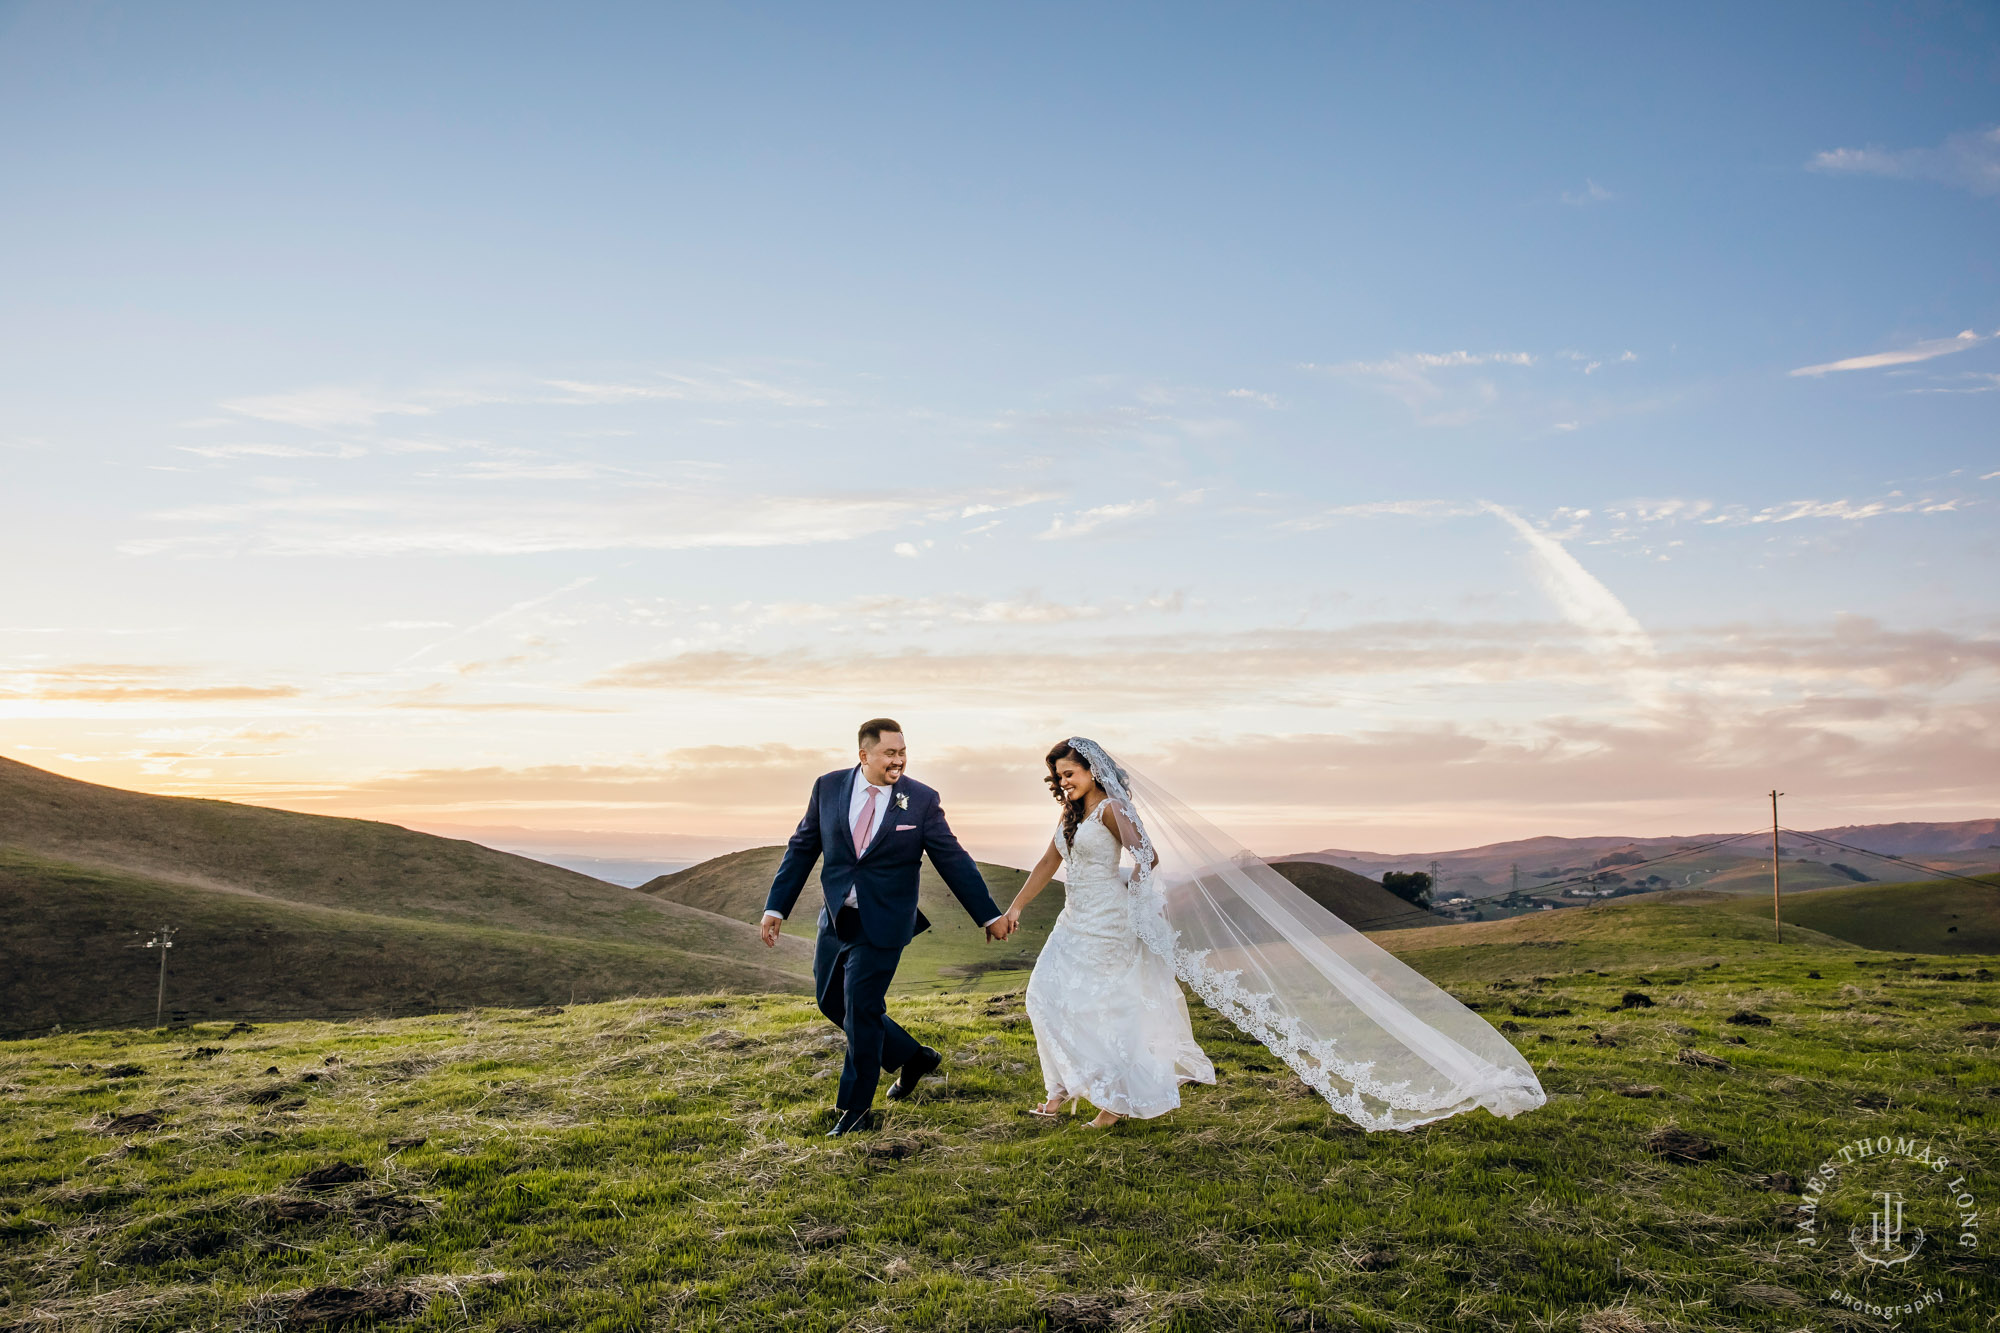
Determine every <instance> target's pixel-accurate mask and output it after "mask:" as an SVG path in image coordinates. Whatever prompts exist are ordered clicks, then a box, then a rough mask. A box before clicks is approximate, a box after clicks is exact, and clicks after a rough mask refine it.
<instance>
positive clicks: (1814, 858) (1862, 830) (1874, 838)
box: [1279, 819, 2000, 898]
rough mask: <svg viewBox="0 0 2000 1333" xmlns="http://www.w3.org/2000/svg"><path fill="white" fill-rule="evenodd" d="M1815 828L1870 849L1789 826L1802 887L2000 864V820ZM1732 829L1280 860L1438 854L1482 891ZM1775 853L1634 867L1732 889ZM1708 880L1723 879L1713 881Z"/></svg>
mask: <svg viewBox="0 0 2000 1333" xmlns="http://www.w3.org/2000/svg"><path fill="white" fill-rule="evenodd" d="M1813 832H1815V833H1817V834H1818V835H1820V836H1822V837H1826V838H1831V839H1833V840H1835V841H1836V842H1840V843H1844V844H1846V845H1847V847H1849V848H1855V849H1865V850H1853V851H1848V850H1843V849H1842V848H1838V847H1829V846H1825V845H1822V844H1817V843H1815V842H1813V841H1812V840H1811V839H1810V838H1806V837H1802V836H1800V835H1798V834H1794V833H1790V832H1787V833H1786V834H1785V835H1784V837H1783V840H1782V843H1783V852H1782V855H1783V859H1784V863H1785V873H1786V875H1787V877H1788V878H1790V877H1794V876H1795V877H1796V878H1797V880H1798V888H1799V889H1800V890H1801V891H1804V890H1806V889H1809V888H1813V889H1816V888H1820V887H1823V886H1828V885H1838V884H1851V883H1854V882H1855V876H1854V875H1853V874H1846V873H1842V872H1841V871H1840V870H1839V869H1837V868H1835V863H1838V864H1839V865H1844V866H1847V867H1852V868H1855V869H1858V870H1859V871H1860V872H1861V873H1862V874H1864V875H1866V876H1867V877H1868V878H1871V879H1876V880H1898V881H1900V880H1906V879H1908V878H1909V877H1910V875H1911V868H1910V867H1907V866H1899V865H1897V864H1896V863H1895V862H1890V861H1884V860H1881V859H1880V858H1879V857H1878V856H1876V855H1871V853H1879V854H1881V855H1884V856H1898V857H1913V858H1916V859H1918V860H1920V861H1925V862H1929V863H1930V864H1932V865H1934V866H1936V867H1938V868H1941V869H1945V870H1954V871H1959V872H1963V873H1977V872H1980V871H1984V870H1992V869H1995V868H1996V867H2000V819H1969V820H1960V821H1957V822H1954V823H1922V822H1904V823H1897V824H1850V825H1843V826H1841V827H1838V828H1827V829H1817V830H1813ZM1727 837H1729V835H1728V834H1720V833H1700V834H1691V835H1688V836H1684V837H1638V838H1634V837H1583V838H1565V837H1553V836H1544V837H1536V838H1521V839H1516V840H1514V841H1510V842H1496V843H1489V844H1487V845H1485V846H1480V847H1462V848H1457V849H1454V850H1451V851H1434V852H1401V853H1394V854H1389V853H1383V852H1366V851H1352V850H1343V849H1339V848H1330V849H1328V850H1326V851H1321V852H1306V853H1300V854H1298V855H1297V856H1295V857H1284V858H1279V859H1281V860H1314V861H1319V862H1322V863H1324V864H1329V865H1339V866H1343V867H1346V868H1347V869H1350V870H1354V871H1357V872H1359V873H1360V874H1362V875H1365V876H1368V877H1370V878H1375V879H1379V878H1380V877H1381V875H1382V873H1383V872H1384V871H1387V870H1428V869H1429V868H1430V865H1431V863H1432V862H1436V863H1437V870H1438V877H1439V880H1440V881H1441V882H1440V885H1439V888H1440V890H1441V892H1443V893H1454V894H1465V895H1467V896H1469V897H1473V898H1484V897H1490V896H1493V895H1496V894H1501V893H1505V892H1507V891H1508V889H1510V888H1511V887H1512V886H1513V873H1514V870H1515V869H1516V868H1517V867H1518V868H1519V871H1520V876H1521V881H1520V884H1521V888H1523V889H1524V890H1529V891H1533V890H1534V889H1535V888H1537V887H1538V886H1539V885H1541V884H1544V883H1547V882H1549V881H1553V880H1557V879H1560V878H1564V877H1567V876H1571V875H1577V874H1581V873H1586V872H1589V871H1591V870H1593V869H1598V868H1604V867H1607V866H1613V867H1615V865H1616V864H1617V862H1618V861H1619V860H1620V859H1622V858H1625V857H1631V858H1633V859H1639V860H1648V861H1650V860H1652V859H1653V858H1655V857H1658V856H1661V855H1663V854H1665V853H1668V852H1676V851H1680V850H1682V849H1685V848H1690V847H1696V846H1700V845H1703V844H1707V843H1713V842H1717V841H1718V840H1720V839H1724V838H1727ZM1769 857H1770V843H1769V841H1768V840H1766V839H1764V838H1762V837H1761V836H1758V837H1749V838H1745V839H1743V840H1741V841H1736V842H1729V843H1727V844H1726V845H1724V846H1720V847H1715V848H1712V849H1711V850H1709V851H1707V852H1703V853H1698V854H1696V855H1694V856H1691V857H1687V856H1683V857H1678V858H1676V859H1675V860H1673V861H1670V862H1667V863H1665V864H1663V865H1660V866H1658V867H1648V868H1647V869H1646V870H1644V871H1640V872H1637V873H1640V874H1647V873H1657V874H1661V875H1662V876H1664V877H1665V880H1666V882H1667V883H1669V884H1671V885H1672V886H1674V887H1688V886H1698V887H1711V886H1713V887H1721V888H1724V889H1725V890H1727V889H1728V888H1729V887H1730V885H1732V884H1734V885H1741V886H1743V887H1746V888H1747V887H1748V885H1749V884H1750V882H1751V881H1753V880H1754V879H1755V877H1756V876H1757V875H1758V874H1759V873H1760V872H1761V873H1762V874H1763V875H1764V876H1765V877H1766V878H1767V880H1768V877H1769V875H1770V871H1771V862H1770V859H1769ZM1711 881H1720V882H1719V883H1715V884H1713V885H1712V884H1711Z"/></svg>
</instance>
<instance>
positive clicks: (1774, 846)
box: [1771, 787, 1785, 944]
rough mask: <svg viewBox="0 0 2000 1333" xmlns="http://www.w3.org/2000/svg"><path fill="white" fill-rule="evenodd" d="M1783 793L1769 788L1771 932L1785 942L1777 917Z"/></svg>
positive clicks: (1782, 926) (1783, 926)
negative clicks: (1779, 838)
mask: <svg viewBox="0 0 2000 1333" xmlns="http://www.w3.org/2000/svg"><path fill="white" fill-rule="evenodd" d="M1783 795H1784V793H1783V792H1781V791H1779V790H1778V789H1777V788H1776V787H1773V788H1771V934H1772V936H1773V937H1774V938H1775V939H1776V940H1777V942H1778V943H1780V944H1783V943H1784V942H1785V923H1784V922H1782V921H1780V920H1779V919H1778V798H1779V797H1780V796H1783Z"/></svg>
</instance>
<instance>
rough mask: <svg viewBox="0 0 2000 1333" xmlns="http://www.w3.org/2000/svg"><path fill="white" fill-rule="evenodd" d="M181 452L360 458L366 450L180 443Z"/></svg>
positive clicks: (342, 446) (345, 446)
mask: <svg viewBox="0 0 2000 1333" xmlns="http://www.w3.org/2000/svg"><path fill="white" fill-rule="evenodd" d="M175 447H176V448H178V449H179V450H181V452H183V453H189V454H195V455H197V456H199V457H201V458H360V457H363V456H364V455H366V454H367V452H368V450H367V449H366V448H364V447H363V446H361V445H358V444H352V443H342V444H329V445H324V446H317V447H316V446H313V445H307V444H182V445H177V446H175Z"/></svg>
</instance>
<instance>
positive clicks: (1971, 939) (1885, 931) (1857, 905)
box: [1718, 875, 2000, 954]
mask: <svg viewBox="0 0 2000 1333" xmlns="http://www.w3.org/2000/svg"><path fill="white" fill-rule="evenodd" d="M1780 902H1781V904H1782V907H1781V911H1780V914H1779V919H1780V920H1781V921H1783V922H1784V924H1785V925H1786V926H1787V927H1788V928H1789V927H1791V926H1793V925H1797V926H1800V927H1804V928H1807V929H1811V930H1817V931H1821V932H1823V933H1825V934H1828V935H1833V936H1836V937H1838V938H1840V939H1843V940H1849V941H1851V942H1853V943H1856V944H1864V945H1867V946H1868V947H1869V948H1871V949H1895V950H1904V951H1910V952H1922V953H1946V954H1957V953H1965V954H1992V953H2000V875H1988V876H1986V877H1985V882H1983V883H1979V884H1968V883H1966V882H1965V881H1964V880H1950V879H1937V880H1925V881H1921V882H1918V883H1912V884H1867V885H1856V886H1855V887H1853V888H1846V889H1816V890H1814V891H1813V892H1811V893H1806V894H1801V895H1799V896H1798V897H1796V898H1794V897H1791V896H1789V895H1785V896H1781V898H1780ZM1718 906H1721V907H1724V908H1725V909H1726V910H1728V911H1731V912H1734V913H1738V914H1741V915H1743V916H1746V917H1756V918H1760V919H1761V920H1762V921H1763V922H1764V923H1765V926H1766V928H1767V929H1768V928H1769V926H1770V921H1771V898H1770V890H1769V888H1768V886H1767V887H1766V889H1765V893H1764V896H1763V897H1762V898H1761V899H1754V900H1745V901H1740V902H1731V903H1727V904H1718Z"/></svg>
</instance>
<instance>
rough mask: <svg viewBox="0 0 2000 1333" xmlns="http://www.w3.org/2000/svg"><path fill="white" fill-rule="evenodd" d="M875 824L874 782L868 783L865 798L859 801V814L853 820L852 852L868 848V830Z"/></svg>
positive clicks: (857, 853) (856, 853) (859, 852)
mask: <svg viewBox="0 0 2000 1333" xmlns="http://www.w3.org/2000/svg"><path fill="white" fill-rule="evenodd" d="M874 824H875V784H874V783H872V782H871V783H870V784H868V796H867V799H865V800H864V801H862V802H861V814H860V816H859V817H858V818H857V819H855V821H854V854H855V855H856V856H859V855H861V853H863V852H865V851H867V850H868V830H869V829H870V828H872V827H874Z"/></svg>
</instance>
